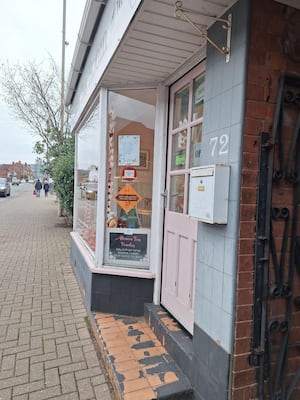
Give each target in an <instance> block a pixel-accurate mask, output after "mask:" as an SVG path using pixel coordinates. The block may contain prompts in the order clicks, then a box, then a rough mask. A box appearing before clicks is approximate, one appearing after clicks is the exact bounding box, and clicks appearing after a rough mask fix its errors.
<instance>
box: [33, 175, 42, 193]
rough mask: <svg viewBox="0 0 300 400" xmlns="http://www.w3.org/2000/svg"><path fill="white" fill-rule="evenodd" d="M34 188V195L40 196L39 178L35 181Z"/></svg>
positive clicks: (40, 184)
mask: <svg viewBox="0 0 300 400" xmlns="http://www.w3.org/2000/svg"><path fill="white" fill-rule="evenodd" d="M34 189H35V195H36V197H40V195H41V189H42V182H41V181H40V180H39V179H38V180H37V181H36V182H35V186H34Z"/></svg>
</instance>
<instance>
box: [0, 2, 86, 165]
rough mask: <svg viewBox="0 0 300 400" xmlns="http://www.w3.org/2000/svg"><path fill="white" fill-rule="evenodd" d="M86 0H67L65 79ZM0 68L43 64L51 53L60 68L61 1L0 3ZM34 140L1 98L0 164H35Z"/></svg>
mask: <svg viewBox="0 0 300 400" xmlns="http://www.w3.org/2000/svg"><path fill="white" fill-rule="evenodd" d="M85 2H86V0H67V13H66V41H67V42H69V45H68V46H66V80H67V77H68V71H69V68H70V65H71V60H72V56H73V51H74V47H75V44H76V40H77V35H78V31H79V27H80V23H81V18H82V15H83V10H84V6H85ZM0 7H1V13H0V38H1V39H0V43H1V47H0V48H1V51H0V65H1V63H2V62H6V61H7V60H8V62H9V63H10V64H13V63H16V62H20V63H24V62H27V61H29V60H35V61H37V62H38V61H45V60H47V59H48V54H49V53H50V54H51V55H52V56H53V57H54V59H55V60H56V62H57V64H58V66H59V67H60V66H61V42H62V10H63V0H0ZM35 141H36V139H34V138H33V137H32V136H31V134H30V133H29V131H28V130H27V129H26V127H25V126H23V125H22V123H21V122H19V121H17V120H16V119H15V118H14V116H13V115H12V113H11V111H9V110H8V108H7V107H6V105H5V104H4V103H3V101H2V100H1V98H0V164H3V163H8V164H10V163H11V162H12V161H22V162H27V163H34V161H35V158H36V156H35V154H34V153H33V151H32V149H33V144H34V142H35Z"/></svg>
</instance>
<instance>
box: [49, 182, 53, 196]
mask: <svg viewBox="0 0 300 400" xmlns="http://www.w3.org/2000/svg"><path fill="white" fill-rule="evenodd" d="M53 185H54V181H53V179H52V178H49V191H50V194H51V195H52V194H53Z"/></svg>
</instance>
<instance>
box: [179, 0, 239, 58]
mask: <svg viewBox="0 0 300 400" xmlns="http://www.w3.org/2000/svg"><path fill="white" fill-rule="evenodd" d="M189 14H193V15H195V14H198V15H202V16H204V17H206V18H211V19H213V20H214V21H216V22H221V23H222V27H223V29H225V30H226V31H227V38H226V45H225V46H222V47H220V46H219V45H217V44H216V43H215V42H214V41H213V40H212V39H210V38H209V37H208V35H207V32H206V30H205V29H203V27H202V26H200V25H199V24H197V23H196V22H194V21H193V20H192V19H191V18H190V17H189ZM174 16H175V17H176V18H180V19H183V20H185V21H186V22H188V23H189V24H190V25H191V26H192V27H193V28H194V29H195V30H196V31H197V32H198V33H199V34H200V36H201V37H203V38H205V39H206V40H207V41H208V43H209V44H210V45H211V46H213V47H214V48H215V49H216V50H217V51H218V52H219V53H221V54H222V55H223V56H225V58H226V62H229V60H230V48H231V26H232V14H229V15H228V17H227V19H223V18H217V17H213V16H210V15H205V14H203V13H198V12H196V11H193V10H190V9H188V8H184V7H182V1H176V3H175V11H174Z"/></svg>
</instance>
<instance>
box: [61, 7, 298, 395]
mask: <svg viewBox="0 0 300 400" xmlns="http://www.w3.org/2000/svg"><path fill="white" fill-rule="evenodd" d="M299 8H300V7H299V4H298V2H297V1H296V0H282V1H280V0H278V1H276V0H260V1H258V0H252V1H250V0H249V1H245V0H237V1H236V0H221V1H219V2H215V1H210V0H208V1H204V0H190V1H186V2H185V1H183V2H176V3H174V2H173V1H169V0H166V1H164V2H160V1H156V0H144V1H141V0H130V1H125V0H108V1H107V2H98V1H93V0H90V1H87V3H86V9H85V12H84V16H83V20H82V25H81V28H80V32H79V38H78V42H77V46H76V49H75V53H74V57H73V62H72V70H71V73H70V76H69V81H68V85H69V88H68V92H67V99H66V102H67V105H69V106H70V110H71V124H72V129H73V131H74V133H75V134H76V166H75V167H76V168H75V169H76V174H75V188H74V190H75V202H74V231H73V232H72V235H71V238H72V251H71V259H72V264H73V266H74V269H75V271H76V275H77V278H78V281H79V283H80V287H81V290H82V292H83V295H84V299H85V302H86V305H87V308H88V310H89V311H90V312H94V311H101V312H107V313H115V314H120V315H131V316H133V315H134V316H140V315H144V313H145V314H146V315H147V320H148V321H150V323H151V321H152V317H151V314H152V313H154V312H155V310H156V309H157V307H163V309H166V310H167V311H168V312H169V313H170V315H172V317H173V318H174V319H175V320H176V321H178V324H180V326H181V327H182V329H183V330H184V332H185V334H186V336H185V337H186V339H187V340H186V343H187V344H186V349H184V350H182V351H179V350H178V348H176V345H174V344H173V345H172V346H170V348H171V347H172V348H173V349H175V350H174V358H175V360H176V362H178V364H179V366H180V368H181V369H182V371H183V372H184V373H185V374H186V376H187V377H188V379H189V380H190V382H191V384H192V387H193V392H194V398H195V399H205V400H215V399H218V400H223V399H235V400H239V399H256V398H259V399H267V398H270V399H275V398H278V397H276V396H279V395H280V396H281V397H280V398H282V399H297V398H299V385H298V376H299V371H300V369H299V368H300V363H299V356H298V352H299V348H298V346H299V345H298V340H297V335H298V333H299V307H300V300H299V299H300V290H299V289H300V287H299V271H300V261H299V259H300V258H299V255H298V252H299V247H298V246H299V241H298V233H297V232H298V220H299V216H298V211H297V210H298V203H299V191H300V188H298V187H299V185H300V184H299V182H298V172H299V174H300V167H299V166H298V164H299V160H298V156H297V154H298V153H299V149H298V146H299V140H298V133H299V93H298V88H299V87H300V78H299V76H300V71H299V46H300V36H299V30H298V28H297V27H298V22H299V20H300V9H299ZM299 254H300V253H299ZM179 353H180V354H179ZM297 396H298V397H297Z"/></svg>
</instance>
